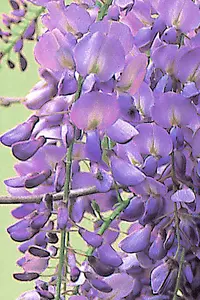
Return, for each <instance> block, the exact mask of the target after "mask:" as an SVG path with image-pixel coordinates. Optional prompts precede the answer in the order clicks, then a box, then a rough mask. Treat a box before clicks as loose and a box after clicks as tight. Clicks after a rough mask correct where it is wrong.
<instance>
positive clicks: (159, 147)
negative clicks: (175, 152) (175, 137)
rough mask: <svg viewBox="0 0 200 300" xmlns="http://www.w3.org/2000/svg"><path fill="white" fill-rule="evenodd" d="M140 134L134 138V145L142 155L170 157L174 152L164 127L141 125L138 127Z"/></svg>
mask: <svg viewBox="0 0 200 300" xmlns="http://www.w3.org/2000/svg"><path fill="white" fill-rule="evenodd" d="M136 129H137V130H138V131H139V134H138V135H136V136H135V137H134V143H135V144H136V145H137V147H138V148H139V150H140V152H141V154H151V155H154V156H158V155H160V156H168V155H169V154H170V153H171V151H172V141H171V138H170V135H169V134H168V133H167V131H166V130H164V129H163V128H162V127H160V126H158V125H155V124H147V123H146V124H141V125H138V126H137V127H136Z"/></svg>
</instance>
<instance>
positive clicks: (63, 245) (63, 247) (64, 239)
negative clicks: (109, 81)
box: [55, 76, 83, 300]
mask: <svg viewBox="0 0 200 300" xmlns="http://www.w3.org/2000/svg"><path fill="white" fill-rule="evenodd" d="M82 84H83V78H82V77H81V76H80V77H79V79H78V89H77V92H76V94H75V101H76V100H77V99H78V98H79V97H80V94H81V88H82ZM74 136H75V127H74ZM73 146H74V138H73V139H72V142H71V144H70V145H69V148H68V151H67V157H66V179H65V184H64V194H63V201H64V202H65V203H66V205H67V206H68V208H69V211H70V201H69V194H70V188H71V168H72V153H73ZM69 213H70V212H69ZM69 238H70V236H69V232H67V235H66V229H63V230H61V237H60V253H59V263H58V278H57V284H56V298H55V300H60V295H61V285H62V277H63V275H64V277H65V283H64V292H65V290H66V276H67V272H68V270H67V261H66V260H65V257H67V247H68V246H69ZM65 251H66V253H65ZM64 265H66V269H65V270H64V274H63V266H64Z"/></svg>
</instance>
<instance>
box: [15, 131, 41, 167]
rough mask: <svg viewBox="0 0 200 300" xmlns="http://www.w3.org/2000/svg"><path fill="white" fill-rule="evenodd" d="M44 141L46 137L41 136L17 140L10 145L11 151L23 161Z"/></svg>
mask: <svg viewBox="0 0 200 300" xmlns="http://www.w3.org/2000/svg"><path fill="white" fill-rule="evenodd" d="M45 142H46V139H45V137H43V136H41V137H39V138H38V139H31V140H29V141H25V142H18V143H15V144H13V145H12V153H13V155H14V156H15V157H16V158H17V159H19V160H22V161H25V160H27V159H29V158H31V157H32V156H33V155H34V154H35V153H36V152H37V151H38V149H39V148H40V147H42V146H43V145H44V144H45Z"/></svg>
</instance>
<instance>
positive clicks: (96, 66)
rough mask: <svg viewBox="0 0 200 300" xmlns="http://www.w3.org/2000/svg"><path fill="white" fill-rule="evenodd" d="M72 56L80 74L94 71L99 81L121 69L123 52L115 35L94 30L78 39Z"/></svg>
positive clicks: (105, 79) (123, 59) (123, 58)
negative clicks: (107, 34)
mask: <svg viewBox="0 0 200 300" xmlns="http://www.w3.org/2000/svg"><path fill="white" fill-rule="evenodd" d="M113 45H115V47H113ZM74 58H75V62H76V66H77V71H78V72H79V73H80V74H81V75H82V76H84V77H85V76H86V75H88V74H90V73H94V74H97V76H98V78H99V79H100V81H108V80H109V79H110V78H111V77H112V76H113V75H114V74H115V73H118V72H121V71H122V70H123V68H124V61H125V54H124V49H123V47H122V45H121V43H120V42H119V41H118V39H117V38H116V37H113V36H106V35H104V34H102V33H100V32H95V33H93V34H88V35H87V36H85V37H84V38H83V39H81V40H80V41H79V43H78V44H77V45H76V47H75V50H74Z"/></svg>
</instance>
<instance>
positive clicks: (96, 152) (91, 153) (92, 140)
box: [85, 131, 102, 162]
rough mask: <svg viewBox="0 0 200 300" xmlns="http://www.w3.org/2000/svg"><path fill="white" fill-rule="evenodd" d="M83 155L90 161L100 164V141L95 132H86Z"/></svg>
mask: <svg viewBox="0 0 200 300" xmlns="http://www.w3.org/2000/svg"><path fill="white" fill-rule="evenodd" d="M85 153H86V156H87V158H89V159H90V160H91V161H95V162H100V161H101V156H102V150H101V140H100V137H99V134H98V132H97V131H89V132H87V138H86V144H85Z"/></svg>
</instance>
